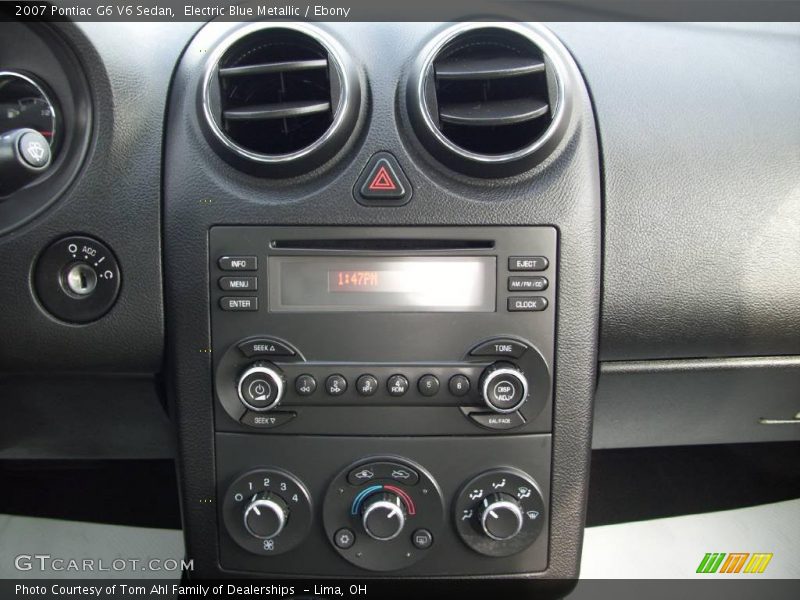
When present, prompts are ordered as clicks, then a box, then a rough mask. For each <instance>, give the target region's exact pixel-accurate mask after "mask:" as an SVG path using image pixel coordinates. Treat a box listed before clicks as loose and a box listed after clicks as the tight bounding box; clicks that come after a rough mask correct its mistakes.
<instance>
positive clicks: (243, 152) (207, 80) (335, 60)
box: [201, 22, 353, 166]
mask: <svg viewBox="0 0 800 600" xmlns="http://www.w3.org/2000/svg"><path fill="white" fill-rule="evenodd" d="M268 29H289V30H292V31H296V32H298V33H302V34H305V35H307V36H309V37H311V38H313V39H314V40H316V41H317V42H318V43H319V44H321V45H322V47H323V48H325V50H326V51H327V52H328V56H329V57H330V61H329V62H330V63H331V64H332V65H333V66H334V68H335V69H336V72H337V74H338V76H339V82H340V86H339V101H338V103H337V108H336V113H335V114H334V116H333V122H332V123H331V124H330V126H329V127H328V129H327V130H325V133H324V134H323V135H322V136H321V137H320V138H319V139H317V140H316V141H315V142H314V143H312V144H310V145H308V146H306V147H304V148H301V149H300V150H297V151H295V152H291V153H288V154H262V153H259V152H253V151H252V150H248V149H247V148H244V147H242V146H240V145H239V144H237V143H236V142H234V141H233V140H232V139H231V138H229V137H228V136H227V135H226V134H225V132H224V131H222V128H221V127H220V125H219V123H218V122H217V119H216V117H215V115H214V114H213V112H212V111H211V97H210V95H211V80H212V78H213V77H214V75H215V73H217V71H218V69H219V62H220V60H222V57H223V56H224V54H225V53H226V52H227V51H228V50H229V49H230V48H231V46H233V45H234V44H236V43H237V42H239V41H240V40H241V39H243V38H244V37H246V36H248V35H251V34H253V33H256V32H259V31H264V30H268ZM345 55H346V54H345V50H344V48H343V47H342V46H341V45H340V44H339V43H338V42H337V41H336V40H335V39H334V38H332V37H331V36H330V35H328V34H327V33H326V32H325V31H323V30H322V29H320V28H318V27H314V26H312V25H308V24H306V23H290V22H276V23H250V24H248V25H246V26H244V27H242V28H241V29H238V30H237V31H235V32H234V33H232V34H230V35H228V36H227V37H226V38H225V39H224V41H223V42H222V43H221V44H219V45H218V46H217V48H216V49H215V50H214V52H213V53H212V54H211V56H210V58H209V61H208V63H207V66H206V69H205V73H204V74H203V80H202V82H203V83H202V93H201V98H202V110H203V116H204V117H205V120H206V124H207V125H208V127H209V129H210V130H211V133H212V134H213V135H214V137H215V138H216V139H217V141H219V142H220V143H221V144H222V145H223V146H224V147H225V148H226V149H227V150H229V151H231V152H233V153H235V154H237V155H238V156H240V157H241V158H245V159H247V160H250V161H253V162H256V163H259V164H261V165H273V166H274V165H281V164H286V163H290V162H294V161H296V160H301V159H303V158H306V157H308V156H310V155H312V154H313V153H315V152H316V151H318V150H320V149H321V148H322V147H324V146H325V145H326V144H327V143H328V142H329V141H330V140H331V139H332V138H333V137H334V136H335V135H336V133H337V132H338V131H339V130H340V129H341V127H342V125H343V124H344V122H345V119H346V117H347V115H348V114H349V112H350V110H351V105H352V103H353V90H351V89H350V82H349V80H348V77H347V73H346V72H345V70H344V64H345V63H344V56H345Z"/></svg>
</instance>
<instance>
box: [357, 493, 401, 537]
mask: <svg viewBox="0 0 800 600" xmlns="http://www.w3.org/2000/svg"><path fill="white" fill-rule="evenodd" d="M361 523H362V524H363V525H364V530H365V531H366V532H367V535H369V536H370V537H371V538H373V539H376V540H378V541H381V542H387V541H389V540H393V539H394V538H396V537H397V536H398V535H400V532H401V531H403V527H405V524H406V507H405V505H404V504H403V501H402V500H401V499H400V497H399V496H397V495H396V494H393V493H391V492H381V493H378V494H373V495H372V496H370V497H368V498H367V499H366V500H365V501H364V503H363V504H362V506H361Z"/></svg>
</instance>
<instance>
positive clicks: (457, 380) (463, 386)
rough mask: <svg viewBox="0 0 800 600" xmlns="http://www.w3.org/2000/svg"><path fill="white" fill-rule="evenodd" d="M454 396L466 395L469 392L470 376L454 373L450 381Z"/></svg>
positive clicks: (449, 385) (451, 391)
mask: <svg viewBox="0 0 800 600" xmlns="http://www.w3.org/2000/svg"><path fill="white" fill-rule="evenodd" d="M448 387H449V388H450V393H451V394H453V396H466V395H467V393H468V392H469V387H470V385H469V378H468V377H467V376H466V375H453V376H452V377H451V378H450V383H448Z"/></svg>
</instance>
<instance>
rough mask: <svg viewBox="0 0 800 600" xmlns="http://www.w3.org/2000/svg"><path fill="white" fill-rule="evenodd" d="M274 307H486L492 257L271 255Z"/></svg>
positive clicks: (491, 295)
mask: <svg viewBox="0 0 800 600" xmlns="http://www.w3.org/2000/svg"><path fill="white" fill-rule="evenodd" d="M268 268H269V272H270V277H269V282H270V284H269V298H270V310H271V311H274V312H328V311H373V312H390V311H396V312H437V311H450V312H492V311H494V310H495V296H496V289H497V283H496V281H497V275H496V259H495V257H493V256H474V257H466V256H457V257H456V256H447V257H417V256H414V257H412V256H393V257H369V256H355V257H345V256H335V257H332V256H313V257H310V256H308V257H307V256H271V257H270V258H269V265H268Z"/></svg>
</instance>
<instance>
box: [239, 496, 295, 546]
mask: <svg viewBox="0 0 800 600" xmlns="http://www.w3.org/2000/svg"><path fill="white" fill-rule="evenodd" d="M288 519H289V507H288V506H287V505H286V503H285V502H284V501H283V499H281V498H280V497H279V496H276V495H275V494H272V493H270V492H263V493H261V494H256V495H255V496H254V497H253V499H252V500H250V502H249V503H248V505H247V507H246V508H245V509H244V527H245V529H247V531H248V533H249V534H250V535H252V536H253V537H257V538H259V539H262V540H271V539H272V538H274V537H278V536H279V535H280V534H281V532H282V531H283V528H284V527H286V521H287V520H288Z"/></svg>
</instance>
